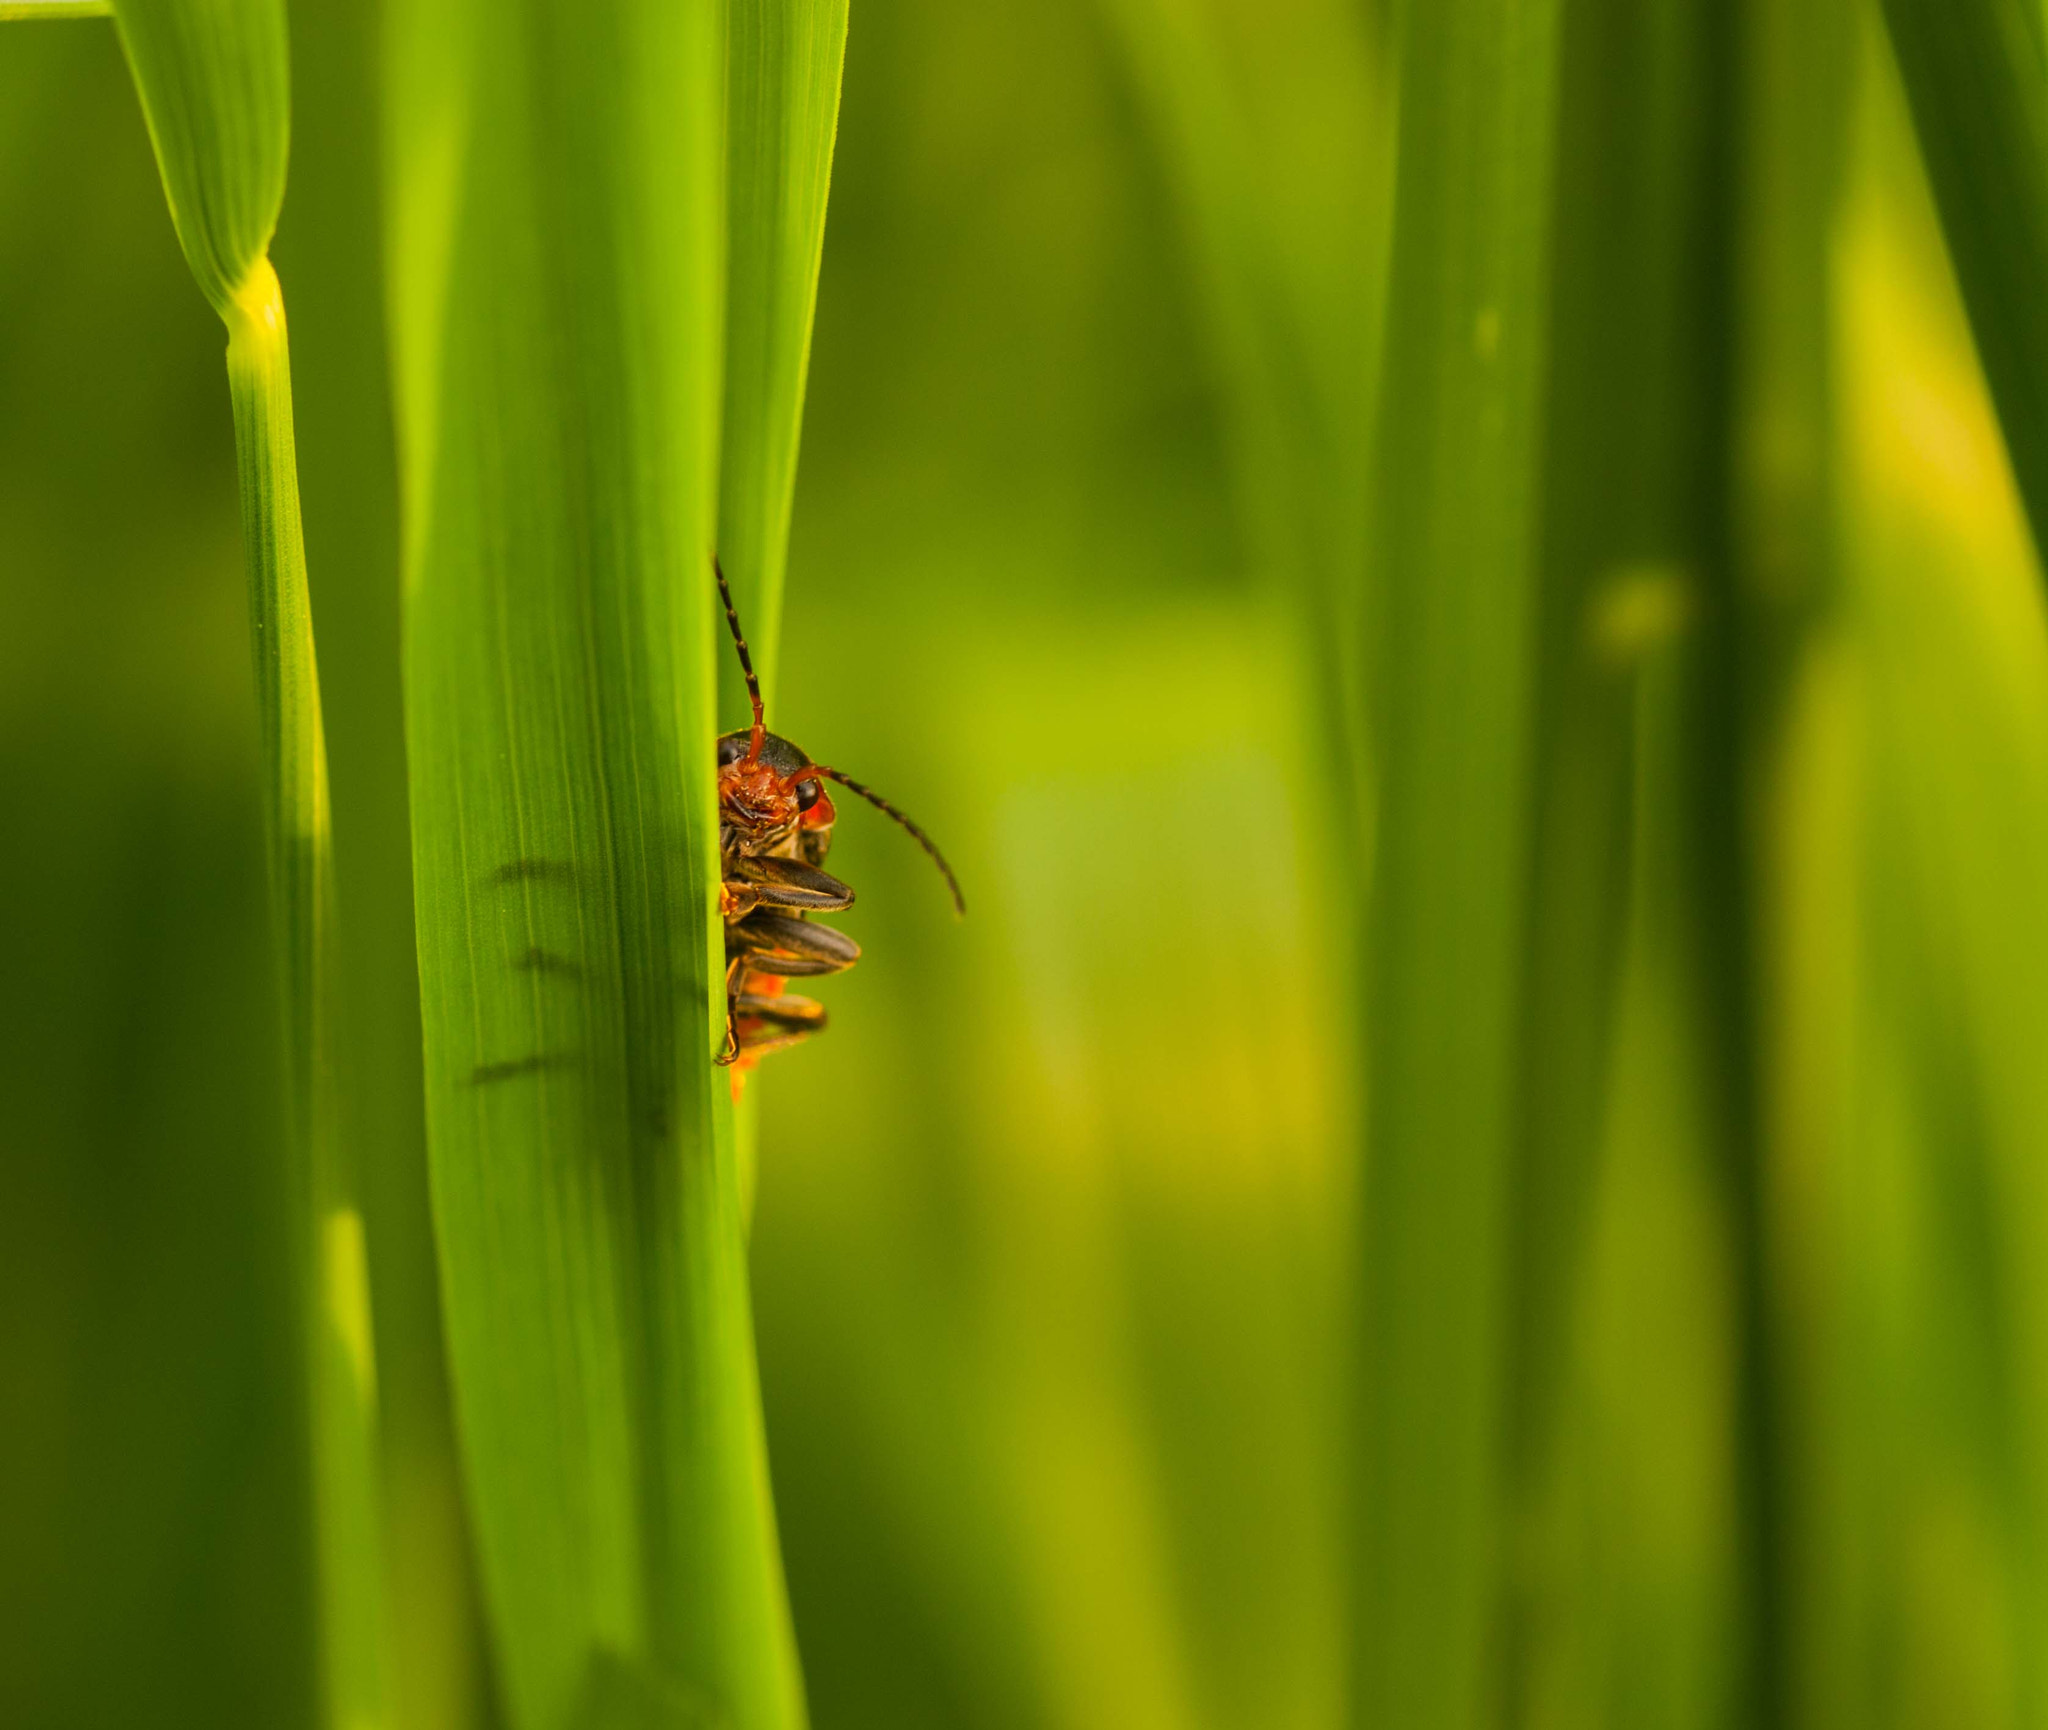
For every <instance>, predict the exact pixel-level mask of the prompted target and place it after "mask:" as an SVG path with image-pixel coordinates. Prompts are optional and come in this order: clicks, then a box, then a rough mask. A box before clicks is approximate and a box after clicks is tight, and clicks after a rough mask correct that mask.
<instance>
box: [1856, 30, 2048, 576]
mask: <svg viewBox="0 0 2048 1730" xmlns="http://www.w3.org/2000/svg"><path fill="white" fill-rule="evenodd" d="M1884 16H1885V22H1886V24H1887V25H1888V26H1889V27H1890V31H1891V39H1892V47H1893V50H1894V52H1895V53H1896V55H1897V57H1898V64H1899V70H1900V72H1901V73H1902V74H1903V75H1904V78H1905V84H1906V95H1907V98H1908V100H1909V102H1910V103H1911V105H1912V110H1913V126H1914V130H1915V131H1916V132H1917V133H1918V135H1919V139H1920V151H1921V155H1922V157H1923V158H1924V160H1925V161H1926V164H1927V173H1928V178H1929V180H1930V181H1931V182H1932V184H1933V187H1934V196H1935V202H1936V204H1937V205H1938V206H1939V208H1940V210H1941V225H1942V229H1943V232H1944V233H1945V234H1946V235H1947V237H1948V246H1949V253H1950V256H1951V257H1952V258H1953V259H1954V261H1955V270H1956V280H1957V282H1958V283H1959V284H1960V286H1961V288H1962V291H1963V304H1964V305H1965V306H1966V307H1968V308H1969V313H1970V328H1971V330H1972V332H1973V334H1974V335H1975V337H1976V339H1977V350H1978V353H1979V354H1980V355H1981V356H1982V357H1983V362H1984V377H1985V380H1986V382H1987V383H1988V384H1989V385H1990V387H1991V400H1992V401H1993V402H1994V403H1996V404H1997V406H1998V419H1999V424H2000V426H2001V427H2002V428H2003V429H2004V432H2005V442H2006V447H2007V449H2008V450H2009V451H2010V452H2011V455H2012V466H2013V473H2014V475H2015V476H2016V477H2017V478H2018V481H2019V485H2020V493H2021V496H2022V497H2023V498H2024V499H2025V500H2026V505H2027V515H2028V518H2029V519H2030V520H2031V522H2032V523H2033V527H2034V539H2035V541H2036V543H2037V544H2038V543H2041V542H2042V541H2043V539H2044V536H2048V320H2044V319H2043V318H2042V316H2041V305H2042V297H2043V294H2044V293H2048V48H2044V44H2043V30H2044V24H2043V19H2042V15H2041V11H2040V9H2039V6H2038V4H2037V3H2035V0H1884Z"/></svg>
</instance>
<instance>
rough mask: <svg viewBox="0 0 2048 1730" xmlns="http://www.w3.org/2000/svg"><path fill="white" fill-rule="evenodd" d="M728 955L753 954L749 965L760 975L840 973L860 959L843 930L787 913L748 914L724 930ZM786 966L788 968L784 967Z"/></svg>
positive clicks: (855, 944) (857, 949)
mask: <svg viewBox="0 0 2048 1730" xmlns="http://www.w3.org/2000/svg"><path fill="white" fill-rule="evenodd" d="M725 948H726V953H727V954H728V955H732V954H738V953H741V952H758V953H753V954H752V958H751V959H750V960H749V962H748V965H749V966H750V967H752V968H754V969H755V970H756V971H757V972H761V973H783V974H787V975H790V976H792V977H794V976H796V975H799V974H815V973H839V972H842V971H843V970H844V969H846V968H848V967H851V966H852V965H853V964H854V963H855V962H856V961H858V960H859V959H860V945H859V944H858V943H856V942H854V940H853V939H852V938H851V937H849V936H847V935H846V933H845V932H844V931H835V930H833V929H832V927H831V926H829V925H813V924H811V923H810V922H809V921H808V920H804V919H794V918H791V917H790V916H789V915H788V914H786V913H769V912H765V911H763V912H758V913H751V914H749V915H748V916H747V917H746V918H745V919H742V920H738V921H736V922H735V923H733V924H731V925H728V926H727V927H726V928H725ZM784 963H789V965H784Z"/></svg>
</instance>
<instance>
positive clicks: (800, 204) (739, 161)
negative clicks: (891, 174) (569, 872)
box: [718, 0, 847, 715]
mask: <svg viewBox="0 0 2048 1730" xmlns="http://www.w3.org/2000/svg"><path fill="white" fill-rule="evenodd" d="M846 4H847V0H796V3H795V4H791V3H790V0H733V5H732V7H731V14H730V16H731V25H730V28H731V42H730V45H729V48H728V51H727V55H726V86H727V100H728V103H729V108H728V113H727V139H726V175H727V185H726V198H727V201H728V202H727V210H726V232H727V248H728V250H727V254H726V273H725V274H726V295H725V426H724V454H723V458H722V461H721V464H720V468H719V501H718V549H719V553H720V555H721V556H722V558H723V559H724V561H725V573H726V576H727V577H728V578H729V579H730V580H731V582H732V586H733V596H734V599H735V600H737V601H738V603H739V609H740V617H741V619H742V620H744V621H745V624H746V628H747V641H748V646H749V648H750V649H751V650H752V652H753V656H754V665H755V667H756V669H757V670H758V671H759V673H760V675H761V683H762V689H763V690H764V692H766V693H767V694H768V695H769V697H770V698H771V699H772V698H773V695H774V688H775V662H776V649H777V647H778V645H779V644H780V642H781V638H782V579H783V573H784V569H785V567H786V565H787V563H788V559H789V515H790V504H791V502H792V500H793V498H794V496H795V492H796V455H797V441H798V437H799V433H800V431H801V422H802V419H803V406H804V380H805V376H806V374H807V373H808V371H809V367H810V354H811V320H812V317H813V315H814V313H815V311H816V308H817V294H818V266H819V260H820V257H821V255H822V252H823V248H824V243H825V194H826V191H827V189H828V187H829V185H830V182H831V177H832V145H833V140H834V138H835V136H836V134H837V132H838V126H839V71H840V65H841V62H842V61H843V59H844V57H845V52H846ZM719 666H720V669H721V672H720V682H721V684H722V685H723V686H724V687H725V692H726V697H727V699H728V701H727V703H726V704H724V705H722V706H721V713H727V712H733V711H737V712H738V713H740V714H742V715H743V714H744V712H745V699H744V693H743V691H742V690H741V687H740V684H739V679H738V676H737V669H736V667H735V666H734V664H733V662H732V658H731V657H730V656H728V655H721V656H720V657H719Z"/></svg>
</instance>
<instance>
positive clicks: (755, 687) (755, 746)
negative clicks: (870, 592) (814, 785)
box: [711, 553, 952, 876]
mask: <svg viewBox="0 0 2048 1730" xmlns="http://www.w3.org/2000/svg"><path fill="white" fill-rule="evenodd" d="M711 571H712V575H714V576H715V577H717V578H718V593H719V596H720V598H721V599H722V600H723V601H724V602H725V622H726V623H727V624H728V625H730V626H731V627H732V646H733V647H734V648H735V649H737V650H739V652H740V671H741V672H742V673H744V674H746V676H747V701H748V702H750V703H752V704H753V705H754V736H753V738H752V739H751V740H749V741H748V743H747V761H748V762H749V763H753V762H758V761H759V760H760V756H761V741H762V739H763V738H765V737H766V736H767V732H768V726H767V723H766V722H765V721H764V720H763V719H762V716H761V681H760V680H759V679H757V678H755V677H754V657H753V656H752V655H750V654H748V653H747V639H746V637H745V636H744V635H743V634H742V633H741V631H740V615H739V609H738V608H737V607H735V606H734V605H733V604H732V590H731V589H730V588H729V587H727V585H726V581H725V567H724V566H723V565H721V564H720V563H719V562H718V555H717V554H716V553H713V554H712V555H711ZM947 875H948V876H951V875H952V873H950V872H948V873H947Z"/></svg>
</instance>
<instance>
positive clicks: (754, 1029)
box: [737, 992, 825, 1058]
mask: <svg viewBox="0 0 2048 1730" xmlns="http://www.w3.org/2000/svg"><path fill="white" fill-rule="evenodd" d="M738 1009H739V1015H738V1018H737V1031H738V1044H739V1052H738V1054H737V1055H744V1056H746V1057H749V1058H761V1057H765V1056H767V1054H768V1053H769V1052H771V1051H780V1050H782V1049H783V1047H784V1046H788V1045H796V1044H799V1043H801V1042H802V1041H804V1040H806V1039H808V1038H810V1037H811V1035H812V1034H814V1033H822V1032H824V1031H825V1006H824V1005H823V1004H822V1003H814V1002H812V1001H811V999H810V998H808V997H787V996H784V997H757V996H755V995H754V994H753V993H752V992H742V993H741V995H740V997H739V1000H738Z"/></svg>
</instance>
